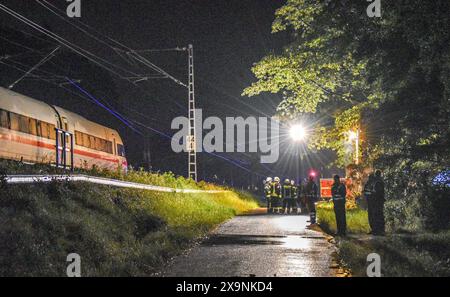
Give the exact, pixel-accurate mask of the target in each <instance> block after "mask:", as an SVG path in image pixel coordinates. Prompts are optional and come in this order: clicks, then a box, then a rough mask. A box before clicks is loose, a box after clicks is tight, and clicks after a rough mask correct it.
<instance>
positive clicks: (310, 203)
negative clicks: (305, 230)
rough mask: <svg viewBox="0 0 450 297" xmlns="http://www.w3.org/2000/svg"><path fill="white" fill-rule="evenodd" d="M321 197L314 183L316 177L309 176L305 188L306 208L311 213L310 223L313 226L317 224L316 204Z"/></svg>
mask: <svg viewBox="0 0 450 297" xmlns="http://www.w3.org/2000/svg"><path fill="white" fill-rule="evenodd" d="M318 196H319V188H318V187H317V184H316V183H315V182H314V176H309V179H308V183H307V184H306V186H305V198H306V207H307V208H308V211H309V222H310V223H311V225H314V224H315V223H316V202H317V199H318Z"/></svg>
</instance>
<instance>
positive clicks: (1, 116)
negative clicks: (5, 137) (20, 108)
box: [0, 109, 9, 129]
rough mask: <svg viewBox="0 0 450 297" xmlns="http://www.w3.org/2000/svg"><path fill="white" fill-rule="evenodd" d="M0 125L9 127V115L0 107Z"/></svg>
mask: <svg viewBox="0 0 450 297" xmlns="http://www.w3.org/2000/svg"><path fill="white" fill-rule="evenodd" d="M0 127H2V128H7V129H9V115H8V112H7V111H6V110H1V109H0Z"/></svg>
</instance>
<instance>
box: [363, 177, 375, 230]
mask: <svg viewBox="0 0 450 297" xmlns="http://www.w3.org/2000/svg"><path fill="white" fill-rule="evenodd" d="M374 181H375V175H373V174H370V175H369V178H368V180H367V182H366V184H365V185H364V190H363V194H364V198H365V199H366V202H367V214H368V217H369V226H370V230H371V231H370V233H369V234H372V232H373V230H374V219H373V210H374V205H373V199H372V194H373V186H374Z"/></svg>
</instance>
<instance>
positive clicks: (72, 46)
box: [0, 4, 139, 79]
mask: <svg viewBox="0 0 450 297" xmlns="http://www.w3.org/2000/svg"><path fill="white" fill-rule="evenodd" d="M0 10H3V11H4V12H6V13H7V14H9V15H11V16H13V17H14V18H16V19H18V20H20V21H21V22H23V23H25V24H26V25H28V26H30V27H32V28H33V29H36V30H37V31H39V32H41V33H42V34H44V35H45V36H47V37H49V38H51V39H53V40H55V41H57V42H58V43H59V44H61V45H63V46H65V47H66V48H68V49H70V50H72V51H73V52H75V53H77V54H79V55H81V56H83V57H84V58H86V59H88V60H89V61H91V62H93V63H95V64H96V65H98V66H100V67H101V68H103V69H105V70H107V71H109V72H111V73H113V74H114V75H116V76H118V77H119V78H121V79H126V77H124V76H123V75H122V74H120V73H118V72H117V71H115V70H114V68H116V69H117V70H121V71H123V72H127V73H130V74H132V75H134V76H139V74H136V73H134V72H132V71H129V70H127V69H124V68H123V67H121V66H118V65H115V64H113V63H111V62H109V61H106V60H105V59H102V58H100V57H98V56H97V55H95V54H93V53H91V52H90V51H88V50H85V49H83V48H81V47H79V46H77V45H75V44H73V43H71V42H70V41H67V40H66V39H64V38H62V37H60V36H59V35H57V34H55V33H53V32H51V31H49V30H47V29H45V28H43V27H42V26H40V25H38V24H36V23H35V22H33V21H31V20H30V19H28V18H26V17H24V16H23V15H21V14H19V13H17V12H15V11H14V10H12V9H10V8H8V7H7V6H5V5H3V4H0ZM99 61H100V62H99ZM105 64H106V65H105ZM107 65H109V66H111V67H114V68H111V67H108V66H107Z"/></svg>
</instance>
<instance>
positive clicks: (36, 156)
mask: <svg viewBox="0 0 450 297" xmlns="http://www.w3.org/2000/svg"><path fill="white" fill-rule="evenodd" d="M0 158H3V159H11V160H21V161H24V162H30V163H47V164H55V165H56V166H60V167H61V166H62V167H65V168H73V167H77V168H86V169H89V168H92V167H93V166H96V167H98V168H104V169H110V170H117V169H118V168H119V169H121V170H124V171H126V168H127V166H128V164H127V160H126V157H125V149H124V144H123V141H122V139H121V138H120V135H119V133H117V131H115V130H113V129H110V128H107V127H105V126H102V125H99V124H97V123H94V122H92V121H89V120H87V119H85V118H83V117H82V116H80V115H77V114H75V113H73V112H70V111H67V110H65V109H63V108H60V107H57V106H52V105H49V104H46V103H44V102H41V101H38V100H35V99H32V98H29V97H27V96H24V95H21V94H18V93H16V92H13V91H11V90H8V89H4V88H1V87H0Z"/></svg>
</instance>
